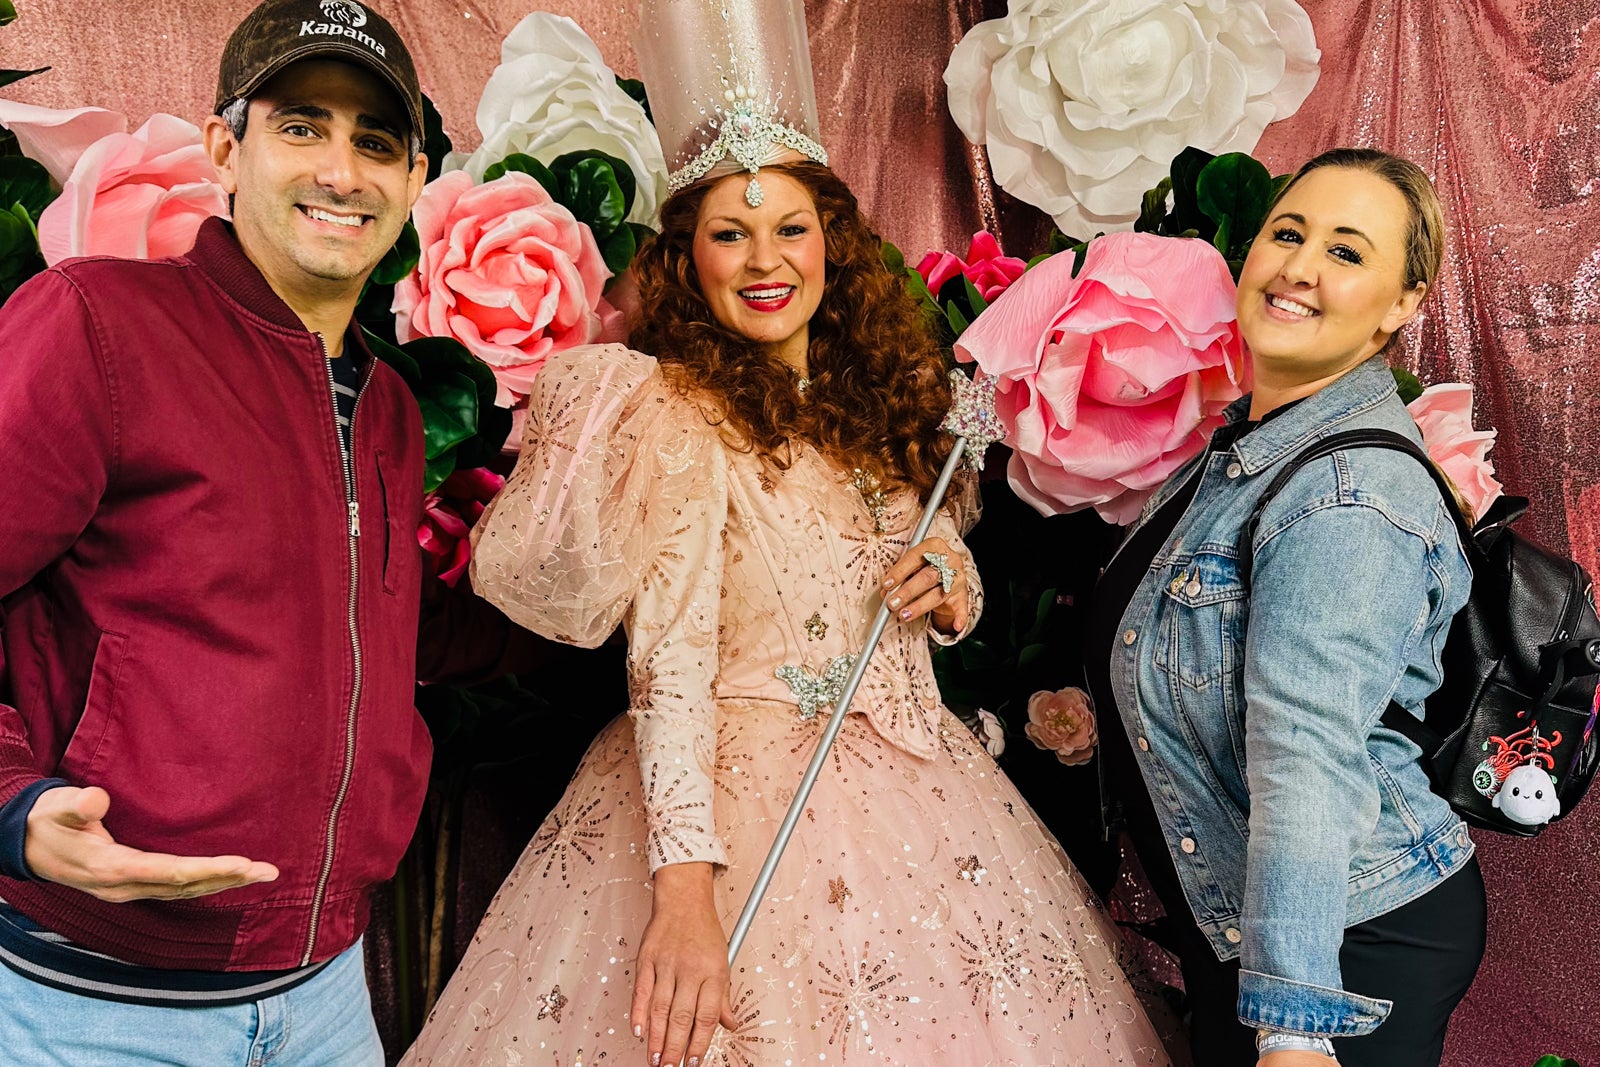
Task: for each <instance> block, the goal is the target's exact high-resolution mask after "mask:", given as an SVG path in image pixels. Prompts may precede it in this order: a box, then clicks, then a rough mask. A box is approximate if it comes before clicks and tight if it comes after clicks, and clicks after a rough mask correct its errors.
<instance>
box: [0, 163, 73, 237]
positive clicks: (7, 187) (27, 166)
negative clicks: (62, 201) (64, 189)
mask: <svg viewBox="0 0 1600 1067" xmlns="http://www.w3.org/2000/svg"><path fill="white" fill-rule="evenodd" d="M58 195H60V194H59V191H58V190H57V189H55V187H54V186H53V185H52V184H51V181H50V172H49V171H47V170H45V169H44V165H43V164H42V163H39V162H38V161H36V160H32V159H29V158H28V157H27V156H0V204H21V205H22V207H23V208H25V209H26V210H27V212H28V215H29V216H30V217H31V218H32V219H33V221H34V223H35V224H37V223H38V221H39V216H40V215H42V214H43V213H44V209H45V208H47V207H49V206H50V202H51V201H53V200H54V199H55V198H56V197H57V196H58Z"/></svg>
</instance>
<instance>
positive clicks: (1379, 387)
mask: <svg viewBox="0 0 1600 1067" xmlns="http://www.w3.org/2000/svg"><path fill="white" fill-rule="evenodd" d="M1396 391H1397V390H1396V388H1395V384H1394V375H1393V374H1392V373H1390V371H1389V364H1388V363H1386V362H1385V361H1384V358H1383V356H1382V354H1379V355H1375V356H1373V357H1372V358H1371V359H1369V360H1367V361H1366V362H1365V363H1362V364H1360V365H1359V366H1357V367H1356V368H1355V369H1354V370H1351V371H1350V372H1348V373H1347V374H1345V375H1344V376H1343V377H1341V378H1338V379H1335V380H1334V381H1333V382H1331V383H1329V384H1328V385H1325V386H1323V387H1322V388H1321V389H1320V390H1318V391H1317V392H1315V393H1313V394H1311V395H1310V396H1308V397H1306V398H1305V399H1304V400H1302V401H1301V402H1300V403H1298V404H1296V405H1295V407H1294V410H1292V411H1286V412H1284V413H1283V416H1282V417H1281V418H1276V419H1271V420H1269V421H1267V422H1264V423H1262V424H1261V425H1260V426H1258V427H1256V428H1255V429H1254V430H1252V431H1250V432H1249V433H1247V434H1245V435H1244V436H1243V437H1241V438H1239V440H1238V441H1236V442H1234V445H1233V452H1234V454H1235V455H1236V456H1238V457H1239V465H1240V466H1241V467H1243V468H1244V470H1245V473H1246V474H1256V473H1258V472H1260V471H1263V470H1265V469H1266V468H1268V467H1270V466H1272V465H1273V464H1274V463H1276V462H1278V461H1279V460H1280V459H1282V458H1283V457H1285V456H1288V455H1293V454H1294V453H1296V452H1298V451H1300V449H1301V448H1303V447H1304V446H1305V445H1307V444H1309V443H1310V442H1311V440H1312V439H1313V438H1317V437H1321V436H1322V435H1323V434H1325V433H1329V432H1331V431H1332V429H1333V427H1334V424H1336V423H1340V422H1344V421H1345V420H1346V419H1349V418H1350V417H1351V416H1353V415H1357V414H1359V413H1361V412H1363V411H1367V410H1370V409H1371V408H1374V407H1377V406H1378V405H1379V404H1381V403H1383V402H1384V401H1385V400H1387V399H1388V398H1389V397H1391V396H1393V395H1394V394H1395V392H1396ZM1249 414H1250V396H1249V395H1248V394H1246V395H1245V396H1243V397H1241V398H1240V399H1238V400H1235V401H1234V402H1233V403H1232V404H1229V405H1228V407H1227V409H1226V410H1225V412H1224V415H1225V416H1226V418H1227V422H1228V425H1230V426H1231V425H1233V424H1235V423H1237V422H1240V421H1241V420H1243V419H1245V418H1247V417H1248V416H1249Z"/></svg>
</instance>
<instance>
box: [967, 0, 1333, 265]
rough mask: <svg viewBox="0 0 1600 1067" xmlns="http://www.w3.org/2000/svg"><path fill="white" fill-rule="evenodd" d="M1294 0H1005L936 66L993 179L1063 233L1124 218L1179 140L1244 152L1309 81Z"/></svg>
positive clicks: (1304, 18) (1122, 225)
mask: <svg viewBox="0 0 1600 1067" xmlns="http://www.w3.org/2000/svg"><path fill="white" fill-rule="evenodd" d="M1321 55H1322V53H1321V52H1319V51H1318V50H1317V44H1316V38H1315V37H1314V36H1313V34H1312V31H1311V18H1310V16H1308V15H1307V14H1306V13H1305V11H1304V10H1303V9H1302V8H1301V7H1300V5H1299V4H1297V3H1295V2H1294V0H1011V3H1010V5H1009V8H1008V11H1007V14H1006V16H1005V17H1004V18H999V19H992V20H990V21H988V22H980V23H979V24H978V25H976V26H974V27H973V28H972V30H971V31H970V32H969V33H968V34H967V35H966V36H965V37H963V38H962V39H961V43H960V44H958V45H956V49H955V52H954V53H952V54H951V56H950V63H949V65H948V66H947V67H946V68H945V72H944V80H945V84H946V85H947V86H948V87H949V98H950V114H951V116H952V117H954V119H955V121H956V125H957V126H959V127H960V128H961V132H962V133H963V134H965V135H966V137H967V139H968V140H969V141H973V142H975V143H978V144H983V145H986V146H987V147H988V150H989V162H990V165H991V166H992V167H993V168H994V177H995V181H997V182H999V183H1000V187H1001V188H1003V189H1005V190H1006V191H1007V192H1008V193H1010V194H1011V195H1012V196H1015V197H1016V198H1018V199H1019V200H1023V201H1026V202H1027V203H1029V204H1032V205H1034V206H1035V207H1037V208H1040V209H1041V210H1043V211H1044V212H1045V213H1046V214H1048V215H1050V216H1052V217H1053V218H1054V219H1055V221H1056V225H1057V226H1059V227H1061V229H1062V230H1063V231H1064V232H1066V233H1069V234H1075V235H1077V236H1079V237H1091V236H1093V235H1094V234H1095V233H1096V232H1098V231H1100V230H1124V229H1128V228H1129V227H1131V225H1132V224H1133V221H1134V219H1136V218H1138V216H1139V207H1140V197H1141V195H1142V194H1143V193H1144V191H1145V190H1146V189H1149V188H1151V187H1153V186H1154V185H1155V184H1156V183H1157V182H1159V181H1160V180H1161V179H1162V178H1163V177H1165V176H1166V174H1167V169H1168V167H1169V166H1170V165H1171V163H1172V159H1173V157H1174V156H1176V155H1177V154H1178V153H1179V152H1181V151H1183V149H1184V148H1186V147H1188V146H1191V145H1192V146H1194V147H1196V148H1203V149H1205V150H1206V151H1208V152H1212V153H1216V154H1218V155H1220V154H1222V153H1224V152H1249V151H1250V150H1251V149H1253V148H1254V147H1255V146H1256V142H1257V141H1259V140H1260V139H1261V131H1262V130H1264V129H1266V127H1267V124H1268V123H1270V122H1275V121H1276V120H1278V119H1282V118H1287V117H1288V116H1289V115H1292V114H1294V113H1295V112H1296V111H1297V110H1299V108H1300V105H1301V104H1302V103H1304V102H1305V98H1306V97H1307V96H1308V95H1310V93H1311V89H1312V87H1313V86H1315V85H1316V83H1317V75H1318V73H1319V72H1318V68H1317V60H1318V59H1319V58H1320V57H1321Z"/></svg>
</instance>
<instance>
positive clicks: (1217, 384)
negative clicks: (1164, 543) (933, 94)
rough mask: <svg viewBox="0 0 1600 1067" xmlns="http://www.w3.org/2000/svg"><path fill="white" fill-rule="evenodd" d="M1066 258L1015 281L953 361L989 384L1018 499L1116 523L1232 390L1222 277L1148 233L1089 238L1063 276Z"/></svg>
mask: <svg viewBox="0 0 1600 1067" xmlns="http://www.w3.org/2000/svg"><path fill="white" fill-rule="evenodd" d="M1072 262H1073V257H1072V256H1070V255H1067V254H1061V255H1057V256H1052V257H1051V258H1049V259H1047V260H1045V261H1044V262H1043V263H1040V264H1039V265H1038V266H1036V267H1034V268H1033V269H1032V270H1030V271H1028V273H1027V274H1025V275H1023V276H1022V277H1021V278H1020V279H1018V280H1017V281H1016V282H1015V283H1014V284H1013V285H1012V286H1011V287H1010V288H1009V289H1007V290H1006V292H1005V294H1004V295H1003V296H1002V297H1001V298H1000V299H998V300H996V301H995V302H994V304H993V305H991V306H990V307H989V309H988V310H986V311H985V312H984V313H983V314H982V315H980V316H978V320H977V321H976V322H974V323H973V324H972V325H971V327H969V328H968V329H967V331H966V332H965V333H963V334H962V335H961V339H960V340H959V341H957V342H956V358H957V359H958V360H960V361H962V362H976V363H977V364H978V366H980V367H982V368H983V369H984V370H985V371H987V372H988V373H989V374H991V375H993V376H994V377H995V378H997V379H998V383H997V386H996V395H995V408H996V411H997V412H998V414H999V416H1000V421H1001V424H1002V425H1004V426H1005V428H1006V431H1007V433H1006V444H1008V445H1010V446H1011V448H1012V455H1011V465H1010V467H1009V469H1008V470H1007V475H1008V477H1009V479H1010V482H1011V487H1012V489H1013V490H1015V491H1016V493H1017V495H1018V496H1020V497H1022V499H1024V500H1026V501H1027V502H1028V503H1030V504H1032V505H1033V506H1034V508H1035V509H1037V510H1038V511H1039V512H1040V513H1042V514H1046V515H1050V514H1060V513H1062V512H1067V511H1077V510H1080V509H1082V508H1085V507H1091V506H1092V507H1094V509H1095V510H1096V511H1098V512H1099V513H1100V515H1101V516H1102V517H1103V518H1105V519H1106V520H1107V521H1109V522H1114V523H1119V524H1124V523H1127V522H1130V521H1132V520H1133V519H1134V518H1135V517H1136V516H1137V515H1138V513H1139V508H1140V507H1141V505H1142V504H1143V503H1144V501H1145V499H1146V498H1148V497H1149V495H1150V494H1151V493H1152V492H1153V491H1154V489H1155V487H1156V486H1158V485H1160V484H1161V482H1162V481H1164V480H1165V479H1166V477H1167V476H1168V475H1169V474H1171V473H1172V472H1173V471H1175V470H1177V469H1178V468H1179V467H1180V466H1182V465H1183V464H1184V463H1185V462H1186V461H1187V460H1188V459H1189V458H1190V457H1192V456H1194V455H1195V454H1196V453H1197V452H1199V451H1200V450H1201V449H1203V448H1205V445H1206V441H1207V440H1208V439H1209V438H1210V435H1211V433H1212V431H1213V430H1215V429H1216V428H1217V427H1218V426H1220V425H1222V411H1223V409H1224V408H1225V407H1227V406H1228V404H1230V403H1231V402H1233V401H1234V400H1237V399H1238V398H1239V397H1240V396H1242V395H1243V394H1244V390H1245V387H1246V385H1247V378H1248V369H1247V368H1248V364H1247V361H1246V359H1245V350H1244V342H1243V340H1242V338H1241V337H1240V335H1239V328H1238V324H1237V323H1236V322H1235V320H1234V284H1233V278H1232V276H1231V275H1230V274H1229V273H1228V265H1227V263H1226V262H1225V261H1224V260H1223V258H1222V255H1221V254H1220V253H1218V252H1217V250H1216V249H1214V248H1212V247H1211V246H1210V245H1209V244H1207V243H1206V242H1204V241H1195V240H1186V239H1183V238H1176V237H1158V236H1156V235H1154V234H1148V233H1114V234H1109V235H1107V236H1105V237H1100V238H1097V239H1095V240H1094V241H1092V242H1091V243H1090V245H1089V250H1088V253H1087V254H1086V255H1085V257H1084V262H1083V269H1082V270H1081V271H1080V272H1079V274H1078V276H1077V277H1076V278H1074V277H1073V276H1072Z"/></svg>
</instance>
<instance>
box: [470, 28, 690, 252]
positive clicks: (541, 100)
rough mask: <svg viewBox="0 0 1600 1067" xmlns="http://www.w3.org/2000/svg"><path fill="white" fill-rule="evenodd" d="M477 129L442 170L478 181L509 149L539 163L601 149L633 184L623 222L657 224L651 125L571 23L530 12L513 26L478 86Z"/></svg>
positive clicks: (658, 169)
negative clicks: (478, 136)
mask: <svg viewBox="0 0 1600 1067" xmlns="http://www.w3.org/2000/svg"><path fill="white" fill-rule="evenodd" d="M478 130H479V132H481V133H482V134H483V143H482V144H481V145H479V146H478V149H477V151H475V152H473V153H472V154H471V155H462V154H460V153H455V152H452V153H451V154H450V155H449V156H447V157H446V159H445V162H444V169H445V170H465V171H466V172H467V173H468V174H471V175H472V178H473V180H474V181H482V180H483V172H484V171H486V170H488V169H489V168H490V167H491V166H493V165H494V164H496V163H498V162H500V161H501V160H502V159H504V158H505V157H506V156H508V155H510V154H511V153H513V152H521V153H523V154H524V155H529V156H532V157H533V158H534V159H537V160H538V161H539V162H541V163H545V164H549V163H551V162H553V161H554V160H555V159H556V158H557V157H559V156H563V155H566V154H567V153H568V152H582V151H586V150H595V151H600V152H604V153H606V154H607V155H611V156H615V157H616V158H618V159H620V160H622V161H623V162H625V163H627V164H628V167H629V168H630V169H631V170H632V171H633V174H634V177H635V179H637V183H638V194H637V195H636V197H635V198H634V201H633V209H632V210H631V211H629V212H628V219H629V221H631V222H639V223H643V224H644V225H646V226H652V227H653V226H655V225H657V219H658V216H659V213H660V210H661V202H662V201H663V200H665V199H666V196H667V162H666V159H665V158H663V156H662V155H661V142H660V141H659V140H657V138H656V131H655V127H654V126H652V125H651V124H650V119H649V118H648V117H647V116H646V115H645V113H644V108H642V107H640V106H639V104H638V102H637V101H636V100H634V99H633V98H632V97H631V96H629V95H628V94H627V93H625V92H623V91H622V89H621V88H620V87H619V86H618V85H617V79H616V75H615V74H614V73H613V72H612V70H611V68H610V67H608V66H606V64H605V61H604V60H603V59H601V58H600V51H599V49H597V48H596V47H595V45H594V42H593V41H591V40H590V39H589V38H588V36H587V35H585V34H584V32H583V30H581V29H580V28H579V27H578V24H577V23H576V22H573V21H572V20H571V19H569V18H564V17H562V16H559V15H551V14H547V13H545V12H542V11H536V12H534V13H533V14H531V15H529V16H528V17H527V18H525V19H523V20H522V21H521V22H519V23H517V26H516V28H515V29H513V30H512V31H511V33H510V34H509V35H507V37H506V39H505V42H504V44H502V45H501V47H500V65H499V66H498V67H496V68H495V71H494V73H493V74H492V75H490V76H489V83H488V84H487V85H485V86H484V87H483V97H482V98H481V99H480V100H479V101H478Z"/></svg>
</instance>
